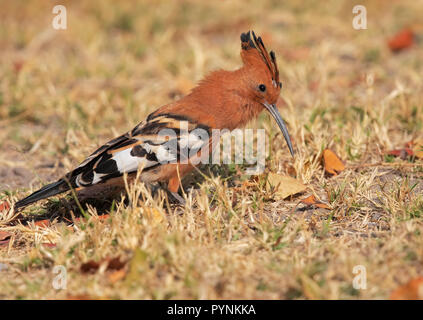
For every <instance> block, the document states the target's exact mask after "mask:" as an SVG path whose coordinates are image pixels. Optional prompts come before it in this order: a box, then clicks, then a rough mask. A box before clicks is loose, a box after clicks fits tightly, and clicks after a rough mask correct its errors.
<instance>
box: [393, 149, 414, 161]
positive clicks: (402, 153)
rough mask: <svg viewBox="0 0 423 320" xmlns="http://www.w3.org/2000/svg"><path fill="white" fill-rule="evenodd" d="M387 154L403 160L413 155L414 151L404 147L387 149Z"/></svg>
mask: <svg viewBox="0 0 423 320" xmlns="http://www.w3.org/2000/svg"><path fill="white" fill-rule="evenodd" d="M387 154H388V155H390V156H394V157H400V158H401V159H402V160H405V159H407V157H409V156H410V157H411V156H413V155H414V152H413V150H411V149H410V148H404V149H395V150H391V151H388V152H387Z"/></svg>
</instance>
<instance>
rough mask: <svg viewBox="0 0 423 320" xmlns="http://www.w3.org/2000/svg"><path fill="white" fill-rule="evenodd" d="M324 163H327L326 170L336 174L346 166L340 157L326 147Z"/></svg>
mask: <svg viewBox="0 0 423 320" xmlns="http://www.w3.org/2000/svg"><path fill="white" fill-rule="evenodd" d="M323 163H324V165H325V171H326V172H327V173H329V174H332V175H335V176H336V175H337V174H338V173H340V172H341V171H343V170H345V166H344V164H343V162H342V161H341V159H339V157H338V156H337V155H336V154H335V153H334V152H333V151H332V150H330V149H325V150H324V151H323Z"/></svg>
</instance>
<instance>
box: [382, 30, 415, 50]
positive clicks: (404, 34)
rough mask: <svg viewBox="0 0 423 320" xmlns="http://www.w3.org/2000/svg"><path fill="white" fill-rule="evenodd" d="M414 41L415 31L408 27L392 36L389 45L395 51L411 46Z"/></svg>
mask: <svg viewBox="0 0 423 320" xmlns="http://www.w3.org/2000/svg"><path fill="white" fill-rule="evenodd" d="M413 43H414V33H413V31H412V30H411V29H409V28H406V29H403V30H401V31H399V32H398V33H397V34H395V35H394V36H393V37H392V38H390V39H389V40H388V47H389V49H391V51H393V52H399V51H401V50H404V49H407V48H409V47H411V46H412V45H413Z"/></svg>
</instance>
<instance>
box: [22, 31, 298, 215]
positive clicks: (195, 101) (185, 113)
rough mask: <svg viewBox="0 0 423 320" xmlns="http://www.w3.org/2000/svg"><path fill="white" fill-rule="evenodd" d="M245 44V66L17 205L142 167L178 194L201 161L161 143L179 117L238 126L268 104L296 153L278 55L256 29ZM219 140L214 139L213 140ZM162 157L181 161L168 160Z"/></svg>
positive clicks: (147, 178)
mask: <svg viewBox="0 0 423 320" xmlns="http://www.w3.org/2000/svg"><path fill="white" fill-rule="evenodd" d="M241 48H242V49H241V58H242V61H243V66H242V67H241V68H239V69H237V70H235V71H225V70H218V71H215V72H212V73H211V74H210V75H208V76H207V77H205V78H204V79H203V80H202V81H201V82H200V83H199V84H198V85H197V86H196V87H195V88H194V89H193V90H192V91H191V93H189V94H188V95H187V96H185V97H183V98H182V99H180V100H178V101H175V102H173V103H170V104H168V105H165V106H162V107H161V108H159V109H157V110H156V111H154V112H153V113H152V114H150V115H149V116H148V117H147V119H146V120H145V121H143V122H141V123H140V124H138V125H137V126H136V127H135V128H134V129H133V130H131V131H129V132H127V133H125V134H124V135H122V136H120V137H117V138H116V139H113V140H111V141H109V142H108V143H106V144H105V145H104V146H102V147H100V148H99V149H98V150H96V151H95V152H94V153H93V154H92V155H90V156H89V157H88V158H87V159H86V160H85V161H83V162H82V163H81V164H80V165H79V166H78V167H77V168H76V169H74V170H73V171H71V172H69V173H68V174H66V175H65V176H64V178H62V179H60V180H59V181H57V182H55V183H52V184H50V185H47V186H45V187H43V188H42V189H40V190H39V191H37V192H35V193H33V194H32V195H30V196H29V197H27V198H25V199H23V200H21V201H19V202H17V203H16V207H23V206H25V205H28V204H30V203H32V202H35V201H38V200H40V199H43V198H46V197H49V196H52V195H55V194H58V193H61V192H65V191H67V190H69V189H70V188H86V187H90V186H93V185H96V184H100V183H108V181H113V183H115V182H116V178H118V177H120V176H122V175H123V173H128V174H130V176H135V174H136V172H137V171H138V170H139V169H140V168H141V169H142V172H141V175H140V178H141V180H142V181H144V182H159V181H166V182H167V183H168V190H169V191H170V192H171V193H172V194H174V195H176V192H177V191H178V189H179V186H180V178H182V177H183V176H184V175H186V174H187V173H188V172H190V171H191V170H192V169H193V168H194V166H195V165H193V164H191V163H190V162H189V161H188V163H181V161H180V159H181V158H178V156H179V155H175V154H173V153H172V152H173V151H172V150H171V151H172V152H171V151H169V152H168V153H167V154H166V152H165V151H164V150H163V149H161V147H162V146H163V145H164V144H165V140H163V137H162V136H160V135H159V131H160V130H162V129H174V130H177V131H178V130H179V129H180V128H181V124H178V122H179V123H181V121H186V122H187V123H188V124H189V128H190V129H189V130H191V129H195V128H205V129H206V130H208V131H209V132H210V131H211V130H213V129H228V130H233V129H235V128H238V127H241V126H244V125H245V124H246V123H247V122H248V121H250V120H251V119H253V118H255V117H256V116H257V115H258V114H259V113H260V112H261V111H262V110H263V109H267V110H268V111H269V112H270V113H271V114H272V116H273V117H274V118H275V120H276V121H277V123H278V125H279V127H280V128H281V130H282V132H283V134H284V136H285V139H286V140H287V142H288V146H289V150H290V152H291V154H293V151H292V146H291V142H290V139H289V135H288V132H287V130H286V127H285V124H284V122H283V120H282V118H281V117H280V115H279V113H278V111H277V108H276V105H275V104H276V101H277V98H278V96H279V94H280V90H281V87H282V85H281V83H280V82H279V71H278V68H277V64H276V58H275V55H274V53H273V52H270V54H269V53H268V52H267V50H266V49H265V47H264V44H263V42H262V40H261V38H260V37H256V36H255V34H254V32H253V33H252V37H251V33H250V32H248V33H243V34H242V35H241ZM178 132H179V131H178ZM183 138H184V136H183V135H182V133H180V136H178V137H177V142H178V146H180V143H182V140H183ZM214 143H215V141H211V140H209V141H208V143H207V144H208V145H212V144H213V145H214ZM199 153H201V151H199ZM160 157H162V158H163V157H164V159H165V160H168V159H167V158H166V157H168V158H169V159H170V158H172V159H173V160H175V161H173V162H167V163H164V162H162V161H161V158H160Z"/></svg>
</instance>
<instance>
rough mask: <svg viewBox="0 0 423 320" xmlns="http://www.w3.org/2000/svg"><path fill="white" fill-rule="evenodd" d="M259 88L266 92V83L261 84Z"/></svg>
mask: <svg viewBox="0 0 423 320" xmlns="http://www.w3.org/2000/svg"><path fill="white" fill-rule="evenodd" d="M259 90H260V91H261V92H265V91H266V86H265V85H264V84H261V85H259Z"/></svg>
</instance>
